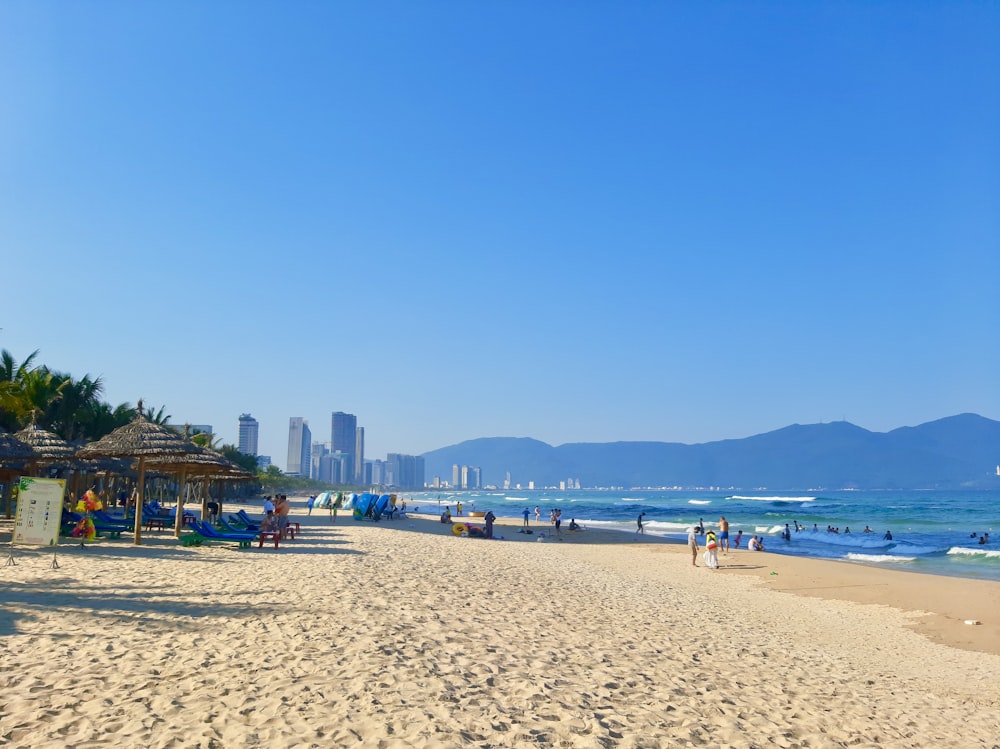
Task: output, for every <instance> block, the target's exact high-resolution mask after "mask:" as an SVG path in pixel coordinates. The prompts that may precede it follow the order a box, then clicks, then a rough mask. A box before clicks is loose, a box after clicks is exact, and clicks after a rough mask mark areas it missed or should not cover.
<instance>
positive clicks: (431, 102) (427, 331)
mask: <svg viewBox="0 0 1000 749" xmlns="http://www.w3.org/2000/svg"><path fill="white" fill-rule="evenodd" d="M998 40H1000V4H997V3H995V2H941V3H928V2H919V1H918V2H911V1H909V0H907V1H906V2H868V1H865V2H828V3H801V2H687V3H671V2H550V3H545V2H543V3H537V2H458V1H457V0H456V1H454V2H392V3H382V2H339V3H326V2H300V3H282V2H273V3H246V2H212V3H200V2H152V3H130V2H78V3H76V2H74V3H67V2H56V3H47V2H18V1H17V0H11V1H10V2H4V3H2V4H0V258H2V260H0V267H2V271H3V278H4V281H5V283H4V288H5V295H4V297H5V298H4V304H3V306H2V311H0V348H6V349H9V350H10V351H11V352H12V353H14V354H15V356H17V357H19V358H21V357H24V356H26V355H27V354H29V353H30V352H31V351H33V350H35V349H40V350H41V353H40V355H39V361H40V362H41V363H44V364H47V365H49V366H50V367H53V368H55V369H59V370H61V371H66V372H69V373H71V374H73V375H74V376H77V377H80V376H82V375H84V374H90V375H92V376H98V375H99V376H101V377H103V378H104V382H105V385H106V393H105V397H106V399H107V400H109V401H111V402H112V403H120V402H122V401H129V402H132V403H134V402H135V401H136V399H137V398H139V397H143V398H145V400H146V402H147V403H148V404H151V405H154V406H159V405H165V406H166V409H167V412H168V413H170V414H172V415H173V417H174V421H177V422H185V421H187V422H191V423H210V424H212V425H213V426H214V427H215V429H216V432H217V433H218V434H219V435H220V436H222V437H223V438H224V439H226V440H227V441H235V439H236V422H237V417H238V416H239V414H240V413H242V412H250V413H252V414H253V415H254V416H255V417H257V418H258V420H259V421H260V422H261V445H260V449H261V452H262V453H265V454H270V455H272V457H273V458H274V460H275V462H276V463H277V464H279V465H280V466H282V467H284V465H285V458H286V453H287V432H288V417H289V416H304V417H306V418H308V419H309V421H310V424H311V427H312V429H313V435H314V438H316V439H322V440H329V438H330V433H329V430H330V413H331V412H332V411H338V410H340V411H347V412H350V413H354V414H356V415H357V416H358V422H359V424H360V425H363V426H365V427H366V429H367V438H368V450H367V452H368V457H384V456H385V453H386V452H388V451H391V452H405V453H414V454H416V453H421V452H425V451H427V450H432V449H435V448H438V447H443V446H445V445H449V444H454V443H456V442H460V441H462V440H465V439H471V438H475V437H481V436H526V437H535V438H538V439H541V440H544V441H546V442H549V443H552V444H562V443H564V442H577V441H587V442H604V441H614V440H664V441H679V442H689V443H691V442H705V441H711V440H717V439H724V438H732V437H745V436H749V435H752V434H756V433H760V432H765V431H769V430H771V429H775V428H779V427H782V426H785V425H787V424H791V423H796V422H797V423H815V422H820V421H830V420H837V419H841V418H846V419H847V420H849V421H851V422H853V423H855V424H858V425H860V426H863V427H865V428H868V429H872V430H875V431H886V430H889V429H893V428H895V427H899V426H904V425H913V424H919V423H922V422H924V421H929V420H932V419H936V418H940V417H943V416H949V415H952V414H956V413H960V412H963V411H974V412H977V413H980V414H982V415H984V416H987V417H990V418H994V419H998V418H1000V43H998Z"/></svg>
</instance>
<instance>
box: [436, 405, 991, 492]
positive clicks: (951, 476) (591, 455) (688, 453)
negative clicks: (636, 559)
mask: <svg viewBox="0 0 1000 749" xmlns="http://www.w3.org/2000/svg"><path fill="white" fill-rule="evenodd" d="M423 457H424V461H425V469H426V471H425V476H426V477H427V479H428V480H431V479H432V478H433V477H434V476H439V477H440V478H441V480H442V481H448V482H450V481H451V479H452V466H453V465H456V464H457V465H460V466H462V465H467V466H478V467H480V468H481V470H482V482H483V484H484V485H494V486H502V485H503V481H504V479H505V478H506V475H507V473H508V472H510V477H511V485H512V486H514V485H516V484H521V486H522V487H527V485H528V482H529V481H534V485H535V488H538V489H540V488H543V487H546V486H558V484H559V482H560V481H564V480H570V479H573V480H579V482H580V486H581V487H584V488H586V487H622V488H632V487H682V488H707V487H721V488H732V489H745V490H752V489H772V490H796V489H827V490H836V489H869V490H872V489H990V488H995V489H1000V476H998V475H997V471H998V469H997V466H998V465H1000V421H993V420H991V419H987V418H985V417H982V416H979V415H977V414H971V413H965V414H959V415H957V416H949V417H947V418H944V419H939V420H937V421H931V422H928V423H926V424H921V425H920V426H915V427H900V428H899V429H893V430H892V431H890V432H870V431H868V430H867V429H863V428H862V427H859V426H855V425H854V424H850V423H848V422H846V421H840V422H831V423H825V424H805V425H803V424H793V425H791V426H787V427H784V428H782V429H778V430H775V431H773V432H767V433H765V434H758V435H755V436H752V437H745V438H743V439H730V440H721V441H718V442H706V443H702V444H694V445H688V444H682V443H676V442H608V443H586V442H579V443H567V444H565V445H559V446H555V447H554V446H552V445H549V444H547V443H545V442H541V441H539V440H535V439H530V438H522V437H485V438H481V439H473V440H468V441H466V442H461V443H459V444H457V445H451V446H449V447H442V448H440V449H438V450H432V451H431V452H428V453H425V454H424V455H423Z"/></svg>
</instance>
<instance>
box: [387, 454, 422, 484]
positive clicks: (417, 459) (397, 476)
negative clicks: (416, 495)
mask: <svg viewBox="0 0 1000 749" xmlns="http://www.w3.org/2000/svg"><path fill="white" fill-rule="evenodd" d="M385 466H386V468H385V476H384V481H383V482H382V483H383V484H385V485H387V486H395V487H397V488H399V489H422V488H423V487H424V459H423V458H422V457H421V456H419V455H403V454H402V453H389V454H388V455H386V456H385Z"/></svg>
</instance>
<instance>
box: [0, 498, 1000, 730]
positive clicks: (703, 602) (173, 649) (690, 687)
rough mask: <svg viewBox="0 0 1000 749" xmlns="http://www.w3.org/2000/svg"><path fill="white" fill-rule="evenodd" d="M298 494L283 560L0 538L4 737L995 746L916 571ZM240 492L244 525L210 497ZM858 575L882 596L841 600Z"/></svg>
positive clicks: (976, 668)
mask: <svg viewBox="0 0 1000 749" xmlns="http://www.w3.org/2000/svg"><path fill="white" fill-rule="evenodd" d="M292 505H293V506H292V519H293V520H295V521H298V522H300V523H301V526H302V533H301V534H298V535H297V536H296V538H295V539H294V540H288V541H285V542H282V544H281V547H280V548H279V549H278V550H275V549H274V548H273V547H272V546H270V545H265V546H264V547H263V548H257V546H256V545H254V546H253V547H252V548H251V549H238V548H237V547H236V545H235V544H233V543H231V542H230V543H212V544H208V545H204V546H201V547H182V546H181V545H180V544H179V543H178V542H177V540H176V539H174V538H173V537H172V535H171V534H170V533H169V532H159V533H157V532H154V533H151V534H148V535H146V536H145V538H144V543H143V545H141V546H134V545H132V544H131V543H128V542H118V541H107V542H101V543H95V544H93V545H91V546H89V547H87V548H80V546H79V545H78V544H66V545H63V546H60V547H58V559H59V563H60V567H59V568H58V569H52V568H51V566H50V560H51V558H52V553H51V549H46V548H40V549H38V548H32V547H15V556H16V557H17V561H18V564H17V566H11V567H4V568H3V569H2V571H0V579H2V584H0V654H2V655H0V657H2V658H3V659H4V666H5V668H4V669H2V670H0V691H2V693H3V694H4V700H3V701H2V702H0V737H2V738H3V741H4V743H5V745H8V746H10V747H11V749H45V748H47V747H63V746H78V747H83V746H104V745H107V744H108V743H117V744H119V745H121V746H148V747H151V748H153V749H167V747H191V749H194V748H195V747H201V748H202V749H206V748H207V747H227V746H267V747H269V748H270V747H274V748H275V749H284V748H285V747H288V748H289V749H290V748H291V747H300V746H383V747H385V748H386V749H397V748H398V749H402V748H403V747H407V748H409V747H414V748H415V749H453V748H454V749H458V748H459V747H468V746H479V747H491V748H492V747H509V746H552V747H556V746H560V747H581V748H583V749H606V747H630V748H634V749H653V747H660V746H698V745H708V744H713V745H719V746H733V747H740V748H741V749H750V748H751V747H757V746H762V745H764V744H768V745H771V744H773V745H775V746H783V747H805V746H810V747H827V746H880V747H904V746H906V747H909V746H929V745H940V746H953V745H955V744H956V736H958V735H960V736H961V743H962V745H963V746H969V747H991V746H994V745H995V737H996V736H997V735H1000V687H998V686H997V684H996V678H995V675H996V674H997V673H998V672H1000V655H998V654H996V653H995V651H994V650H990V649H983V650H975V651H970V650H966V649H963V643H962V642H960V641H959V639H958V638H956V637H955V633H954V632H952V631H951V629H949V628H948V627H942V629H941V639H940V641H935V640H934V639H932V638H931V637H929V636H925V634H924V633H923V632H922V631H921V630H920V627H921V626H922V625H923V624H925V623H927V622H929V621H930V620H932V619H933V618H934V616H935V614H931V615H924V614H919V613H915V612H913V611H911V610H909V609H908V608H907V605H908V602H911V601H912V599H910V598H907V596H911V595H914V591H918V592H922V598H921V599H918V602H920V603H926V604H927V608H926V610H932V608H931V607H936V608H940V609H941V612H940V615H941V616H946V617H947V616H949V608H948V607H949V606H953V605H954V604H955V603H956V601H957V600H959V599H958V598H956V596H955V595H953V593H954V589H953V588H951V587H950V585H949V584H951V583H953V582H955V581H954V579H953V578H937V582H938V583H939V585H940V584H944V586H945V587H944V588H942V590H943V598H942V599H940V600H938V599H937V598H936V597H935V596H936V594H935V593H934V592H933V591H932V590H931V588H934V587H939V586H935V585H934V584H933V583H934V581H927V580H925V579H924V578H927V577H929V576H925V575H912V576H913V577H916V578H919V580H917V581H915V582H914V584H913V586H911V585H910V584H909V583H908V582H905V581H901V580H897V579H896V578H897V577H898V576H899V575H909V574H911V573H901V572H896V571H881V570H874V572H878V573H882V574H881V575H879V576H878V578H879V580H881V582H879V581H877V580H875V579H870V578H869V577H868V574H869V573H870V572H871V571H872V570H871V568H868V567H860V566H853V565H844V564H842V563H838V562H829V561H825V560H823V561H817V560H801V559H795V558H790V557H784V556H780V555H772V554H767V553H766V552H765V553H763V554H759V553H756V552H740V553H734V554H731V555H730V557H729V558H727V557H725V556H724V557H723V558H722V560H721V561H722V562H723V563H724V564H726V563H729V566H728V567H723V568H722V569H721V570H718V571H713V570H709V569H706V568H705V567H703V566H700V567H698V568H695V567H692V566H691V564H690V555H689V552H688V550H687V547H686V546H685V545H682V544H677V543H671V542H669V541H667V540H665V539H659V538H657V539H656V540H653V537H648V538H647V539H644V540H642V539H641V540H634V539H630V540H625V539H628V534H625V535H624V536H623V534H622V533H620V532H618V531H612V530H597V529H594V530H585V531H583V532H581V533H578V534H575V535H573V536H572V537H570V538H567V540H565V541H563V542H559V541H555V540H552V541H549V540H546V541H545V542H543V543H539V542H538V541H537V537H534V534H533V536H525V535H524V534H518V533H516V530H517V527H518V526H519V525H520V520H519V519H510V518H505V519H502V520H500V521H499V523H498V525H497V527H496V530H497V531H498V532H499V533H500V534H501V535H505V536H506V537H507V538H506V540H505V541H488V540H483V539H476V538H458V537H455V536H453V535H452V533H451V526H450V524H449V525H443V524H441V523H439V522H438V519H437V518H436V517H427V516H424V517H419V516H413V517H407V518H402V519H399V520H396V521H384V522H379V523H372V522H369V521H354V520H353V519H351V518H350V516H349V514H348V515H347V516H346V517H345V514H340V516H339V517H338V520H337V522H336V523H335V524H334V523H332V522H331V520H330V518H329V515H328V513H327V511H325V510H319V511H315V512H313V513H312V514H311V515H309V514H307V513H306V511H305V508H304V499H302V498H292ZM240 506H243V507H245V508H246V509H247V510H248V512H250V513H251V514H252V515H259V514H260V505H259V503H258V504H256V505H252V506H249V507H247V506H246V505H239V504H233V505H230V506H228V507H227V508H226V510H230V511H231V510H235V509H236V508H237V507H240ZM762 558H764V559H766V560H767V562H768V563H767V564H762V563H760V562H759V561H757V560H760V559H762ZM802 562H812V564H808V565H802ZM813 568H814V569H813ZM845 568H846V569H845ZM851 570H854V571H855V572H857V573H859V574H862V575H863V576H864V577H863V578H861V579H859V580H858V581H854V582H852V581H851V579H850V574H851ZM772 571H773V572H777V573H778V574H777V575H771V574H770V573H771V572H772ZM890 573H891V577H885V575H889V574H890ZM968 582H969V583H970V584H971V585H972V588H970V591H972V592H973V593H974V594H975V595H982V596H984V597H985V598H986V599H987V600H984V601H983V602H982V604H983V605H984V606H985V607H986V608H984V609H983V611H984V614H983V621H984V624H983V625H980V626H977V627H974V628H973V627H969V629H970V630H971V629H975V630H977V631H978V630H982V631H983V632H986V631H987V629H986V628H987V627H992V626H995V622H996V619H997V611H998V610H1000V606H997V603H996V588H997V587H998V586H996V585H994V586H993V589H992V590H991V589H990V588H989V586H990V584H988V583H985V584H977V583H980V581H968ZM834 583H836V584H839V588H833V587H831V585H832V584H834ZM919 583H923V585H920V584H919ZM883 588H884V589H885V590H888V591H889V593H888V594H884V590H882V589H883ZM859 590H861V591H863V592H864V593H865V595H868V596H870V597H874V598H875V599H877V603H878V604H879V605H871V604H870V603H869V602H856V601H853V600H843V599H842V598H840V597H839V596H842V595H851V596H854V595H858V591H859ZM845 591H847V593H846V594H845ZM818 593H822V594H823V597H816V595H815V594H818ZM966 594H967V592H963V593H962V594H961V596H964V595H966ZM887 601H888V602H889V603H887ZM890 604H891V605H890ZM952 613H954V612H952ZM962 615H964V614H962ZM949 621H950V620H949ZM963 626H965V625H963ZM941 642H947V643H948V645H945V644H941ZM957 731H960V733H956V732H957Z"/></svg>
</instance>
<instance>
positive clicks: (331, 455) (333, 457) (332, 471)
mask: <svg viewBox="0 0 1000 749" xmlns="http://www.w3.org/2000/svg"><path fill="white" fill-rule="evenodd" d="M345 467H346V458H345V456H344V454H343V453H341V452H329V451H328V452H326V453H324V454H323V456H322V457H321V458H320V459H319V461H317V470H316V477H315V478H316V480H317V481H322V482H324V483H326V484H344V483H346V482H345V481H344V479H343V476H344V473H345V472H346V470H345Z"/></svg>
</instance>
